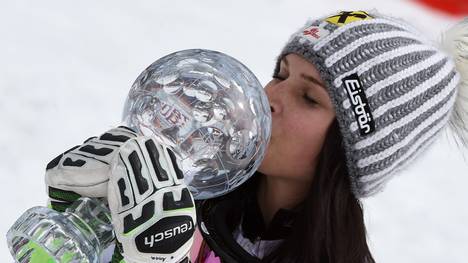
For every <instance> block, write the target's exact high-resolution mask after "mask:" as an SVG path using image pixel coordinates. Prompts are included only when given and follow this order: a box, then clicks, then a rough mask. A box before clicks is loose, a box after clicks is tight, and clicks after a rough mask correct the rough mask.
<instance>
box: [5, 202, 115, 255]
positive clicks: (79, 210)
mask: <svg viewBox="0 0 468 263" xmlns="http://www.w3.org/2000/svg"><path fill="white" fill-rule="evenodd" d="M113 240H114V232H113V227H112V224H111V217H110V211H109V209H108V208H107V207H106V205H105V203H104V202H102V201H101V200H98V199H91V198H86V197H83V198H80V199H78V200H77V201H75V202H74V203H73V204H72V205H71V206H70V207H69V208H67V209H66V210H65V212H63V213H60V212H57V211H55V210H52V209H49V208H46V207H41V206H37V207H33V208H30V209H29V210H27V211H26V212H25V213H24V214H23V215H22V216H21V217H20V218H19V219H18V220H16V222H15V223H14V224H13V226H12V227H11V228H10V230H9V231H8V233H7V242H8V246H9V249H10V253H11V254H12V255H13V257H14V258H15V261H16V262H19V263H26V262H30V263H69V262H76V263H99V262H100V254H101V252H102V251H103V250H104V249H105V248H107V247H108V246H109V245H110V244H111V242H112V241H113Z"/></svg>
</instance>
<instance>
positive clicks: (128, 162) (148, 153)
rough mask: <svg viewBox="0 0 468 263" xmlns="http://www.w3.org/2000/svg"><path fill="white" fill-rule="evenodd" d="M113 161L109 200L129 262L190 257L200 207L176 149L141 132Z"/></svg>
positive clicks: (121, 149)
mask: <svg viewBox="0 0 468 263" xmlns="http://www.w3.org/2000/svg"><path fill="white" fill-rule="evenodd" d="M112 166H113V167H112V174H111V176H110V178H109V179H110V180H109V187H108V202H109V207H110V210H111V215H112V223H113V225H114V229H115V235H116V237H117V240H118V241H119V244H118V247H119V249H120V250H121V251H120V252H121V253H122V255H123V258H124V260H125V262H127V263H147V262H157V263H160V262H164V263H172V262H189V257H188V254H189V252H190V248H191V246H192V243H193V235H194V230H195V222H196V211H195V205H194V201H193V197H192V195H191V193H190V191H189V190H188V189H187V187H186V185H185V184H184V180H183V177H184V176H183V174H182V172H181V171H180V169H179V167H178V166H177V163H176V158H175V155H174V153H173V152H172V151H171V150H170V149H169V148H166V147H165V146H163V145H161V144H159V143H158V142H157V141H156V140H155V139H153V138H151V137H136V138H132V139H130V140H128V141H127V142H126V143H125V144H124V145H122V147H121V148H120V149H119V153H118V158H116V159H115V162H113V164H112ZM119 260H120V259H119V258H116V257H114V259H113V262H118V261H119Z"/></svg>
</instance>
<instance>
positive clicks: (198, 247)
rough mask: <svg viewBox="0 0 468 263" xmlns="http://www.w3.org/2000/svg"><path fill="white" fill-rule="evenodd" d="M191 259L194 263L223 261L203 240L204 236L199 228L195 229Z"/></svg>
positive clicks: (218, 262) (217, 262) (219, 262)
mask: <svg viewBox="0 0 468 263" xmlns="http://www.w3.org/2000/svg"><path fill="white" fill-rule="evenodd" d="M190 259H191V261H192V262H193V263H221V260H220V259H219V257H217V256H216V255H215V254H214V252H213V251H211V249H210V248H209V247H208V246H207V245H206V243H205V242H203V237H202V235H201V233H200V231H198V229H196V230H195V237H194V242H193V245H192V250H191V251H190Z"/></svg>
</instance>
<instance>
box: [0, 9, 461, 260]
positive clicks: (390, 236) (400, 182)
mask: <svg viewBox="0 0 468 263" xmlns="http://www.w3.org/2000/svg"><path fill="white" fill-rule="evenodd" d="M372 8H376V9H377V10H379V11H380V12H382V13H387V14H390V15H394V16H398V17H402V18H405V19H407V20H409V21H411V22H413V23H414V25H415V26H416V27H418V28H420V29H421V30H423V31H424V32H426V33H427V34H428V36H430V37H432V38H433V39H436V38H437V37H438V36H439V34H440V33H441V32H442V31H443V30H445V29H447V28H448V27H449V26H450V25H451V24H453V23H454V21H455V19H454V18H451V17H447V16H444V15H442V14H438V13H434V12H433V11H430V10H429V9H425V8H421V7H420V6H417V5H416V4H414V3H412V2H409V1H403V0H402V1H383V0H362V1H339V0H327V1H306V0H298V1H286V0H258V1H246V0H242V1H241V0H238V1H215V0H205V1H181V0H175V1H149V0H145V1H116V0H114V1H109V0H106V1H89V0H82V1H73V2H72V1H58V0H56V1H52V0H43V1H24V0H15V1H2V7H1V9H0V36H1V37H0V121H1V123H2V124H3V125H2V127H1V129H0V185H2V186H3V187H4V190H3V191H1V193H0V194H1V200H4V201H5V202H4V204H5V207H4V208H3V210H4V215H3V216H2V217H1V219H0V223H1V224H0V244H3V245H0V261H1V262H11V261H12V259H11V256H10V254H9V252H8V248H7V246H6V239H5V235H6V231H7V230H8V228H9V227H10V226H11V225H12V224H13V222H14V221H15V219H16V218H18V217H19V216H20V214H21V213H23V212H24V211H25V210H26V209H28V208H29V207H32V206H37V205H44V204H45V201H46V194H45V187H44V182H43V181H44V179H43V178H44V170H45V166H46V164H47V162H48V161H49V160H51V159H52V158H54V157H55V156H56V155H58V154H59V153H61V152H63V151H64V150H66V149H68V148H71V147H72V146H74V145H76V144H80V143H81V142H82V141H83V140H84V139H86V138H88V137H90V136H92V135H96V134H100V133H102V132H103V131H105V130H106V129H108V128H110V127H112V126H114V125H116V124H118V122H119V119H120V115H121V110H122V107H123V102H124V100H125V97H126V94H127V92H128V90H129V87H130V86H131V84H132V82H133V81H134V80H135V79H136V77H137V76H138V74H139V73H140V72H141V71H142V70H143V69H144V68H146V66H148V65H149V64H151V63H152V62H153V61H154V60H156V59H157V58H160V57H162V56H164V55H166V54H168V53H171V52H174V51H177V50H181V49H188V48H206V49H213V50H218V51H221V52H225V53H227V54H229V55H231V56H233V57H235V58H237V59H238V60H240V61H242V62H243V63H244V64H246V65H247V66H248V67H249V68H250V69H251V70H252V71H253V72H254V73H255V74H256V75H257V77H258V78H259V79H260V81H261V82H262V83H263V84H266V83H267V81H268V80H269V78H270V74H271V72H272V70H273V66H274V61H275V57H276V55H277V54H278V52H279V51H280V49H281V47H282V45H283V44H284V43H285V41H286V40H287V39H288V37H289V35H290V34H291V33H292V32H294V31H295V30H296V29H298V28H299V27H300V26H302V24H303V23H304V22H305V21H306V20H307V19H308V18H313V17H318V16H323V15H328V14H331V13H333V12H334V11H336V10H337V9H339V10H349V9H372ZM467 171H468V161H464V160H463V158H462V156H461V154H460V152H459V151H458V150H457V148H456V147H455V146H454V143H453V142H450V141H449V140H447V139H446V138H445V137H443V136H441V137H440V139H439V140H438V141H437V142H436V143H435V144H434V145H433V146H432V147H430V148H429V150H428V151H427V152H426V153H425V154H423V155H422V156H420V157H419V158H418V159H417V161H416V162H415V163H414V164H413V165H412V166H411V167H409V168H408V169H407V170H406V171H404V172H402V174H400V175H399V176H397V177H396V178H394V179H393V180H391V182H390V183H389V185H388V186H387V187H386V189H385V191H384V192H383V193H380V194H379V195H377V196H375V197H372V198H369V199H366V200H364V210H365V218H366V223H367V229H368V234H369V243H370V246H371V250H372V252H373V254H374V257H375V258H376V260H377V262H383V263H385V262H389V263H392V262H400V263H403V262H453V263H455V262H468V260H467V259H466V257H467V256H466V251H468V226H467V224H466V222H468V205H467V201H468V191H466V188H467V187H468V172H467Z"/></svg>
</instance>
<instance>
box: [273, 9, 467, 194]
mask: <svg viewBox="0 0 468 263" xmlns="http://www.w3.org/2000/svg"><path fill="white" fill-rule="evenodd" d="M467 24H468V23H467ZM465 26H466V25H465ZM466 29H468V27H466V28H465V30H466ZM465 34H466V35H465V37H466V38H467V39H465V40H466V41H467V42H466V43H465V44H467V43H468V30H466V31H465ZM466 51H467V53H466V55H467V56H466V57H465V58H468V50H466ZM289 53H295V54H298V55H300V56H302V57H304V58H305V59H306V60H308V61H309V62H311V63H312V64H313V65H315V66H316V68H317V69H318V70H319V72H320V74H321V77H322V79H323V80H324V81H325V83H326V86H327V88H328V93H329V95H330V98H331V100H332V103H333V104H334V107H335V110H336V117H337V120H338V123H339V127H340V131H341V134H342V137H343V147H344V150H345V155H346V159H347V160H346V162H347V168H348V172H349V175H350V176H351V187H352V190H353V193H354V194H355V196H356V197H358V198H361V197H366V196H370V195H373V194H374V193H376V192H379V191H380V190H381V189H382V187H383V185H384V184H385V183H386V181H387V180H388V179H389V178H390V177H392V175H394V174H395V172H396V171H398V170H400V169H402V168H403V167H405V166H406V165H407V164H408V163H410V162H411V160H412V159H414V158H415V157H416V156H417V155H418V153H420V152H421V151H422V150H423V149H424V148H425V147H427V146H428V145H430V143H431V142H432V141H433V140H434V139H435V138H436V137H437V136H436V135H437V134H438V133H439V132H440V131H441V130H442V129H443V128H444V126H446V125H447V124H448V123H449V122H450V123H451V124H452V122H455V121H454V120H455V117H453V116H454V115H455V111H454V109H455V108H456V107H455V104H456V101H457V95H458V89H457V86H459V84H460V82H461V81H460V74H459V73H458V72H457V69H456V66H455V61H454V59H452V58H451V56H450V55H448V54H447V53H445V52H443V51H442V50H441V49H440V48H438V47H436V46H435V44H434V43H431V42H430V41H429V40H427V39H425V38H424V37H423V36H422V34H421V33H419V32H418V31H417V30H415V29H413V28H412V27H411V26H409V25H408V24H407V23H405V22H404V21H402V20H399V19H395V18H390V17H387V16H383V15H381V14H377V13H375V14H374V13H372V12H363V11H355V12H341V13H339V14H337V15H334V16H329V17H326V18H322V19H319V20H315V21H310V22H308V23H307V24H306V25H305V26H304V27H302V28H301V29H300V30H299V31H298V32H296V33H295V34H293V35H292V37H291V38H290V40H289V42H288V43H287V44H286V46H285V47H284V49H283V50H282V52H281V54H280V56H279V59H278V63H277V66H276V69H275V71H276V73H277V71H278V70H279V61H280V60H281V58H282V57H284V56H285V55H287V54H289ZM464 62H466V61H464ZM467 105H468V104H466V102H465V104H464V107H468V106H467ZM459 109H461V107H459ZM465 109H466V108H465ZM460 116H462V115H460V114H458V117H460ZM463 118H465V121H466V114H465V115H463ZM463 118H462V120H463ZM452 120H453V121H452ZM459 127H462V129H464V130H465V131H466V126H465V125H464V123H463V122H462V123H461V124H460V125H459ZM466 138H468V137H465V139H466Z"/></svg>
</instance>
